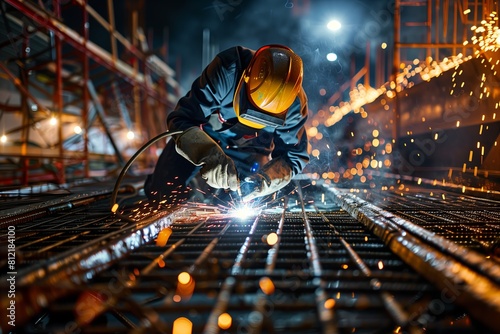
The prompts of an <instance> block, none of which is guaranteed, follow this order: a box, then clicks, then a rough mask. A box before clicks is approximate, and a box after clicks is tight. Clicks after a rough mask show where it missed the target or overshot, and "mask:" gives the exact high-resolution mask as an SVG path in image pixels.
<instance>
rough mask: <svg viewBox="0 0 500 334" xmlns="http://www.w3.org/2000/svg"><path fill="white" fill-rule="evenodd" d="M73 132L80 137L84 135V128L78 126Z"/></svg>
mask: <svg viewBox="0 0 500 334" xmlns="http://www.w3.org/2000/svg"><path fill="white" fill-rule="evenodd" d="M73 131H74V132H75V133H76V134H77V135H79V134H80V133H82V128H81V127H79V126H78V125H76V126H75V127H74V128H73Z"/></svg>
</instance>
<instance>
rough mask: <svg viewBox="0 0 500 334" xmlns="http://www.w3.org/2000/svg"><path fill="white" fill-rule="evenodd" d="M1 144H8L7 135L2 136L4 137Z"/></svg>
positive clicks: (1, 138) (0, 140) (0, 139)
mask: <svg viewBox="0 0 500 334" xmlns="http://www.w3.org/2000/svg"><path fill="white" fill-rule="evenodd" d="M0 142H2V143H6V142H7V136H6V135H2V137H0Z"/></svg>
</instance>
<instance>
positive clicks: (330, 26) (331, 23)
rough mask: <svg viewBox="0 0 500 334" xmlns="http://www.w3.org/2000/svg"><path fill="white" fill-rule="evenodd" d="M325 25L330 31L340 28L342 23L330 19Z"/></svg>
mask: <svg viewBox="0 0 500 334" xmlns="http://www.w3.org/2000/svg"><path fill="white" fill-rule="evenodd" d="M326 27H327V28H328V29H330V30H331V31H337V30H340V28H342V24H341V23H340V22H339V21H338V20H331V21H329V22H328V24H327V25H326Z"/></svg>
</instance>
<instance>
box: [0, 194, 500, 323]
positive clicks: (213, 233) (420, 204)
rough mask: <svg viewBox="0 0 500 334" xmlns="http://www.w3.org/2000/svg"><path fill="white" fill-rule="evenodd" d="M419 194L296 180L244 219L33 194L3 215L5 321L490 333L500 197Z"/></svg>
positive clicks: (102, 197) (211, 210) (209, 210)
mask: <svg viewBox="0 0 500 334" xmlns="http://www.w3.org/2000/svg"><path fill="white" fill-rule="evenodd" d="M424 193H425V192H417V191H416V192H408V193H406V194H405V196H401V195H400V194H396V193H391V192H387V193H382V192H379V193H377V192H366V193H363V192H360V193H357V194H352V193H350V192H349V191H339V190H335V189H333V188H322V187H311V186H307V187H304V188H302V187H299V188H298V191H296V192H294V193H293V194H291V195H290V196H289V197H286V198H284V199H282V201H281V202H279V205H277V206H275V207H273V208H269V209H266V210H264V211H262V212H260V213H258V214H256V215H254V216H251V217H248V218H245V219H241V218H239V217H235V216H232V215H229V214H226V213H221V212H220V210H218V208H215V207H204V206H200V205H190V206H186V207H183V208H181V209H179V210H165V211H163V210H157V208H156V207H155V206H154V205H151V204H150V203H146V202H141V201H140V198H137V199H136V201H130V203H132V204H130V205H128V206H126V207H125V209H123V210H122V211H121V212H120V213H119V214H114V215H113V214H110V212H109V197H108V195H107V194H104V193H100V194H98V195H93V196H89V197H85V196H77V198H75V197H71V198H68V199H69V202H71V203H72V205H66V206H64V205H61V204H59V205H58V206H54V203H49V204H37V205H36V210H34V208H33V207H31V209H30V210H28V209H25V210H24V211H23V212H24V213H28V214H30V213H31V216H30V215H28V217H26V216H25V217H24V218H23V216H22V214H20V212H18V211H16V212H10V213H9V214H4V215H3V216H1V217H3V218H4V219H3V220H1V219H0V224H3V225H2V226H6V224H14V223H15V225H16V251H17V266H18V274H17V291H18V292H19V295H20V296H22V300H21V302H20V303H18V309H17V310H18V314H17V319H18V325H19V327H17V326H16V329H17V330H19V328H22V330H23V332H26V333H49V332H50V333H65V332H68V331H69V332H74V331H79V332H83V333H155V332H158V333H189V332H192V333H353V332H355V333H424V332H425V333H488V332H494V331H495V330H496V329H495V328H494V327H495V322H494V321H488V320H487V319H485V318H488V317H491V315H499V314H500V309H498V305H499V304H500V303H499V302H498V291H500V290H499V284H500V283H499V282H500V279H499V277H500V274H499V267H498V257H496V256H495V253H494V245H495V241H496V240H497V239H498V235H499V233H498V229H499V226H500V224H499V208H500V204H499V203H498V202H495V201H491V200H485V199H479V198H473V197H467V196H461V195H457V194H452V193H446V194H445V196H444V197H443V196H442V194H439V196H437V195H436V196H430V195H429V194H428V193H427V194H425V195H424ZM49 208H53V209H49ZM54 208H58V209H57V210H56V209H54ZM35 211H36V212H38V214H37V215H36V216H33V214H32V213H33V212H35ZM41 212H43V214H42V213H41ZM30 217H31V218H30ZM388 220H390V222H388ZM407 222H408V223H407ZM409 222H411V223H409ZM383 224H386V225H387V226H386V227H383V226H382V225H383ZM398 224H401V226H404V228H403V227H398V226H396V225H398ZM405 224H406V225H405ZM166 232H171V235H170V236H169V237H168V241H167V238H166V237H164V234H163V233H166ZM438 236H444V237H445V238H446V239H444V240H445V241H446V242H451V244H452V245H457V247H458V248H457V249H454V248H453V247H449V244H447V243H446V242H444V243H443V242H441V241H442V240H441V239H436V237H438ZM2 238H4V239H3V240H5V238H6V235H3V236H2ZM417 239H418V240H417ZM162 240H163V241H162ZM440 242H441V245H439V243H440ZM162 243H164V244H162ZM419 249H420V250H424V251H425V252H427V254H426V255H421V254H420V252H421V251H420V250H419ZM426 256H432V257H435V259H440V258H441V257H442V258H443V259H445V260H446V261H445V262H446V264H443V263H441V262H439V261H437V260H436V261H434V260H433V261H427V260H425V258H426ZM453 266H462V267H463V268H462V267H460V268H461V271H460V272H462V273H463V274H457V273H454V272H453ZM457 268H458V267H457ZM7 270H8V269H7V267H6V263H2V272H3V273H5V272H6V271H7ZM472 274H474V275H477V282H478V283H481V284H480V285H482V286H485V285H488V284H489V285H488V287H487V288H488V289H490V294H492V297H491V298H490V297H488V294H487V292H488V291H486V293H484V291H479V290H477V289H476V288H474V285H473V284H471V283H469V282H468V281H467V277H466V276H465V275H472ZM2 298H3V299H2V303H3V305H5V302H8V300H6V298H5V296H2ZM21 307H23V308H24V309H25V310H24V311H21ZM483 309H484V310H489V311H487V312H484V314H485V317H482V316H481V315H480V314H478V311H477V310H479V312H481V311H482V310H483ZM474 310H476V311H474ZM2 326H3V325H2ZM5 328H6V327H5Z"/></svg>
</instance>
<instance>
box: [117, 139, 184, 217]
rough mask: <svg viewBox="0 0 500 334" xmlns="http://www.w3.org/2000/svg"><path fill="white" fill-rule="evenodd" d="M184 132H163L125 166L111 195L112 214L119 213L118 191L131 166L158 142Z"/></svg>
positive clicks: (140, 149) (144, 146) (136, 153)
mask: <svg viewBox="0 0 500 334" xmlns="http://www.w3.org/2000/svg"><path fill="white" fill-rule="evenodd" d="M181 133H182V131H172V132H168V131H166V132H163V133H161V134H159V135H157V136H156V137H154V138H152V139H150V140H149V141H148V142H147V143H146V144H144V145H143V146H142V147H141V148H139V150H138V151H137V152H135V154H134V155H133V156H132V157H131V158H130V159H129V161H127V163H126V164H125V166H123V168H122V171H121V172H120V175H118V179H117V180H116V183H115V187H114V189H113V193H112V194H111V212H113V213H115V212H116V211H118V207H119V204H118V203H117V202H116V197H117V195H118V189H119V187H120V183H121V182H122V180H123V178H124V176H125V174H126V173H127V171H128V169H129V168H130V166H131V165H132V164H133V163H134V161H135V160H136V159H137V158H138V157H139V155H141V154H142V152H144V151H145V150H147V149H148V148H149V147H150V146H151V145H153V144H154V143H156V142H157V141H158V140H160V139H163V138H167V137H170V136H173V135H178V134H181Z"/></svg>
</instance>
